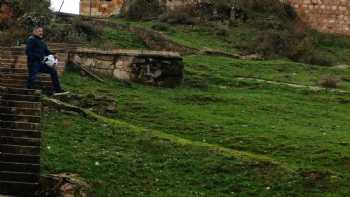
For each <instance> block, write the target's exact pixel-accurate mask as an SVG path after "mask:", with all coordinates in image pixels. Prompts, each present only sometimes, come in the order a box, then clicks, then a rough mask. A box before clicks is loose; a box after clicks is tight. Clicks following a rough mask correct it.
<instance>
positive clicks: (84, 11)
mask: <svg viewBox="0 0 350 197" xmlns="http://www.w3.org/2000/svg"><path fill="white" fill-rule="evenodd" d="M123 3H124V0H80V14H81V15H86V16H89V15H90V7H91V16H111V15H117V14H119V13H120V9H121V8H122V6H123Z"/></svg>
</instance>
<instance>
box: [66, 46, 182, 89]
mask: <svg viewBox="0 0 350 197" xmlns="http://www.w3.org/2000/svg"><path fill="white" fill-rule="evenodd" d="M69 64H70V65H71V66H74V65H79V66H81V67H83V68H84V69H86V70H89V71H90V72H92V73H95V74H97V75H99V76H101V77H103V76H105V77H110V78H115V79H118V80H123V81H133V82H138V83H143V84H150V85H156V86H165V87H175V86H178V85H180V84H182V82H183V78H184V66H183V63H182V58H181V56H180V55H179V54H178V53H173V52H160V51H138V50H112V51H102V50H96V49H78V50H74V51H71V52H70V53H69Z"/></svg>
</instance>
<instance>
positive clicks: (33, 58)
mask: <svg viewBox="0 0 350 197" xmlns="http://www.w3.org/2000/svg"><path fill="white" fill-rule="evenodd" d="M43 37H44V28H43V27H41V26H37V27H35V28H34V30H33V35H31V36H30V37H29V38H28V40H27V47H26V55H27V58H28V80H27V88H28V89H32V88H33V86H34V83H35V80H36V78H37V75H38V74H39V73H48V74H50V76H51V81H52V91H53V93H54V94H62V93H67V92H65V91H64V90H63V89H62V88H61V85H60V82H59V79H58V74H57V71H56V69H55V68H53V67H50V66H48V65H47V64H46V63H45V62H44V58H45V57H46V56H48V55H52V54H53V53H52V52H51V51H50V50H49V49H48V48H47V45H46V43H45V42H44V41H43V40H42V39H43Z"/></svg>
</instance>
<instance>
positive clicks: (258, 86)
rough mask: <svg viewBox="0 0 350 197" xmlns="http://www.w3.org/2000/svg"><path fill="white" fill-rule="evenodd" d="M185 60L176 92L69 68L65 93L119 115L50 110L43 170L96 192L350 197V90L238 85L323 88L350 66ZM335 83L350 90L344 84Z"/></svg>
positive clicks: (343, 75) (193, 57)
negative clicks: (100, 100) (108, 105)
mask: <svg viewBox="0 0 350 197" xmlns="http://www.w3.org/2000/svg"><path fill="white" fill-rule="evenodd" d="M109 35H110V36H115V35H114V34H113V33H109ZM180 37H184V38H183V39H188V40H192V38H189V37H186V35H185V36H180ZM196 38H197V39H198V36H197V37H196ZM130 40H131V41H130ZM132 40H133V39H129V40H128V41H127V42H128V43H127V46H131V45H132V46H137V45H136V44H135V45H134V44H130V43H129V42H133V41H132ZM198 42H204V40H199V41H198ZM184 62H185V69H186V70H185V73H186V79H185V83H184V85H183V86H182V87H178V88H175V89H164V88H157V87H149V86H143V85H139V84H133V83H132V84H126V83H122V82H118V81H114V80H107V81H106V82H105V83H99V82H96V81H93V80H91V79H89V78H85V77H81V76H80V75H79V74H78V73H74V72H66V73H65V74H64V76H63V78H62V81H63V84H64V86H65V88H66V89H67V90H69V91H72V92H74V93H81V94H87V93H93V94H98V95H108V96H110V97H113V98H114V99H115V100H116V101H117V103H118V111H119V112H118V115H117V117H115V118H114V119H109V118H102V117H101V118H100V119H98V120H95V121H93V120H90V119H87V118H84V117H80V116H78V115H72V114H64V113H61V112H48V113H45V114H44V132H43V135H44V136H43V139H44V145H43V153H42V155H43V171H44V173H57V172H73V173H78V174H80V175H81V176H82V177H83V178H84V179H86V180H87V181H88V182H89V183H90V184H91V185H92V188H93V190H94V192H95V194H96V196H186V197H187V196H347V195H348V194H349V192H350V188H349V180H350V173H349V167H350V134H349V130H350V122H349V120H350V118H349V114H350V94H346V93H343V94H341V93H335V92H329V91H311V90H308V89H304V88H292V87H288V86H283V85H272V84H265V83H257V82H256V83H255V82H251V81H247V82H244V81H243V82H242V81H237V80H236V78H237V77H249V78H259V79H266V80H272V81H280V82H287V83H295V84H301V85H316V84H317V81H318V80H319V79H320V78H321V77H322V76H328V75H331V76H337V77H341V78H343V79H347V78H348V76H349V74H350V71H349V70H348V69H345V70H344V69H342V70H338V69H334V68H332V67H321V66H317V65H306V64H300V63H294V62H290V61H288V60H269V61H252V60H237V59H231V58H224V57H213V56H202V55H191V56H186V57H184ZM339 88H340V89H342V90H350V86H349V83H348V82H347V80H344V81H343V82H342V83H341V84H340V87H339Z"/></svg>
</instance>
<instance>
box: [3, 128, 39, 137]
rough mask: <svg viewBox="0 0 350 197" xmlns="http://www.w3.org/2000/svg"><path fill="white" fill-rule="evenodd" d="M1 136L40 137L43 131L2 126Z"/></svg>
mask: <svg viewBox="0 0 350 197" xmlns="http://www.w3.org/2000/svg"><path fill="white" fill-rule="evenodd" d="M0 136H1V137H13V138H40V137H41V132H40V131H36V130H23V129H8V128H0Z"/></svg>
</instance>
